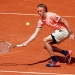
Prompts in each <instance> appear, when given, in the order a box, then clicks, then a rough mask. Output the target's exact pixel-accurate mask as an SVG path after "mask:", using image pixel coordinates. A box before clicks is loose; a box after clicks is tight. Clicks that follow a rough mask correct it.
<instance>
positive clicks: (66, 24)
mask: <svg viewBox="0 0 75 75" xmlns="http://www.w3.org/2000/svg"><path fill="white" fill-rule="evenodd" d="M59 22H62V23H64V25H65V27H66V28H67V30H68V31H69V33H70V38H71V39H72V40H74V39H75V35H74V34H73V32H72V31H71V29H70V25H69V23H68V22H67V21H66V20H65V19H63V18H60V20H59Z"/></svg>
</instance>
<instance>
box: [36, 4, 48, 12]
mask: <svg viewBox="0 0 75 75" xmlns="http://www.w3.org/2000/svg"><path fill="white" fill-rule="evenodd" d="M38 7H43V8H45V10H46V12H48V8H47V6H46V5H44V4H39V5H38V6H37V8H38Z"/></svg>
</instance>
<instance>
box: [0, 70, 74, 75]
mask: <svg viewBox="0 0 75 75" xmlns="http://www.w3.org/2000/svg"><path fill="white" fill-rule="evenodd" d="M0 72H3V73H18V74H37V75H38V74H39V75H75V74H60V73H46V72H22V71H6V70H0Z"/></svg>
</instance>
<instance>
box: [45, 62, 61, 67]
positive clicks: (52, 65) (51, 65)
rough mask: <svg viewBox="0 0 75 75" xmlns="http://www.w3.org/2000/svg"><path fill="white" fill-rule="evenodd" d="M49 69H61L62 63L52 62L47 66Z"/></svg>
mask: <svg viewBox="0 0 75 75" xmlns="http://www.w3.org/2000/svg"><path fill="white" fill-rule="evenodd" d="M46 66H47V67H60V63H59V62H54V61H52V62H50V63H49V64H46Z"/></svg>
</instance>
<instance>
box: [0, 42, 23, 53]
mask: <svg viewBox="0 0 75 75" xmlns="http://www.w3.org/2000/svg"><path fill="white" fill-rule="evenodd" d="M15 47H22V45H12V44H11V43H9V42H6V41H1V42H0V54H4V53H7V52H9V51H10V50H11V49H12V48H15Z"/></svg>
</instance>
